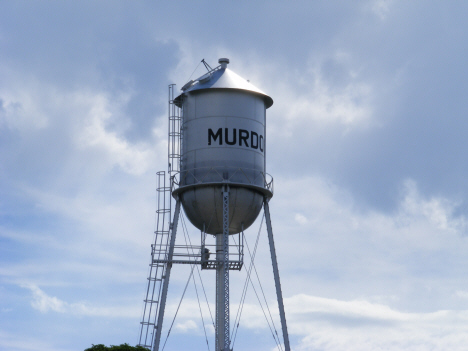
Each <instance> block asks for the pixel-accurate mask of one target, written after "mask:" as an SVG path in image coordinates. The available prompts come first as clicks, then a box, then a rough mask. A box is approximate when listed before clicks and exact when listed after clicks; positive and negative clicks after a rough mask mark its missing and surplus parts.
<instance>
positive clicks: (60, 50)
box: [0, 0, 468, 351]
mask: <svg viewBox="0 0 468 351" xmlns="http://www.w3.org/2000/svg"><path fill="white" fill-rule="evenodd" d="M467 13H468V3H466V2H462V1H444V2H442V1H439V2H427V1H419V0H414V1H402V0H387V1H385V0H362V1H352V2H351V1H348V2H345V1H301V0H298V1H294V2H291V1H289V2H286V1H258V0H253V1H248V2H247V1H237V2H234V1H225V2H214V1H208V0H204V1H186V0H183V1H171V2H170V1H166V2H161V1H145V0H141V1H121V0H113V1H110V0H109V1H88V0H85V1H12V0H4V1H1V2H0V350H11V351H43V350H44V351H45V350H48V351H72V350H84V349H85V348H88V347H91V345H92V344H106V345H119V344H121V343H129V344H131V345H135V344H136V343H138V336H139V322H140V319H141V313H142V307H143V298H144V292H145V287H146V277H147V272H148V263H149V258H150V245H151V242H152V240H153V231H154V229H155V228H154V226H155V210H156V191H155V188H156V186H157V184H156V172H157V171H162V170H166V167H167V99H168V96H167V89H168V88H167V87H168V85H169V84H172V83H175V84H177V86H178V88H180V87H182V86H183V85H184V84H185V83H186V82H187V81H188V80H189V79H193V78H195V77H198V76H200V75H202V74H203V73H204V72H205V71H204V70H205V68H204V67H203V65H202V64H200V61H201V60H202V59H205V60H206V61H207V62H208V63H209V64H210V65H211V66H212V67H214V66H216V65H217V61H218V58H220V57H228V58H229V59H230V64H229V68H230V69H232V70H233V71H234V72H236V73H237V74H239V75H240V76H242V77H244V78H245V79H249V80H250V82H251V83H252V84H254V85H255V86H257V87H258V88H260V89H262V90H263V91H265V92H266V93H267V94H268V95H270V96H271V97H272V98H273V100H274V104H273V106H272V107H271V108H269V109H268V110H267V136H268V154H267V171H268V173H270V174H271V175H272V176H273V177H274V188H275V194H274V197H273V198H272V200H271V201H270V211H271V216H272V225H273V232H274V236H275V243H276V248H277V255H278V263H279V270H280V274H281V283H282V290H283V295H284V302H285V309H286V318H287V322H288V329H289V334H290V340H291V346H292V349H293V350H296V351H309V350H310V351H312V350H314V351H344V350H346V351H354V350H359V351H370V350H389V351H393V350H411V351H413V350H448V349H450V350H453V351H457V350H464V349H466V345H467V343H468V281H467V278H466V277H468V237H467V235H468V177H466V174H468V162H466V155H467V154H468V142H467V135H468V134H467V133H468V118H467V117H468V99H466V97H465V94H466V91H468V66H467V65H466V61H467V60H466V58H467V56H468V27H467V24H466V15H467ZM185 222H188V221H187V219H185ZM260 222H261V221H260V220H258V221H257V222H256V223H254V225H253V226H252V228H251V229H249V230H248V231H247V232H246V240H247V241H248V243H249V245H250V246H251V248H253V246H254V243H255V240H256V237H257V232H259V230H260ZM188 232H189V233H188V234H189V235H190V237H191V238H194V239H196V240H198V238H199V233H198V232H197V230H196V229H194V228H189V229H188ZM260 234H261V235H260V239H259V248H258V253H257V256H256V259H255V266H256V269H257V271H258V275H259V276H260V278H261V284H262V287H263V288H264V290H265V294H266V299H267V301H268V302H269V306H270V309H271V312H272V314H273V318H274V319H275V321H276V322H275V323H276V328H277V331H278V333H281V331H280V327H279V319H278V312H277V307H276V302H275V292H274V284H273V276H272V272H271V271H272V270H271V261H270V258H269V252H268V241H267V238H266V233H265V231H264V226H263V227H262V230H261V231H260ZM180 238H182V235H180ZM248 262H249V257H248V256H247V257H246V264H248ZM245 272H246V270H245V269H244V270H243V271H241V272H232V274H231V291H232V295H231V303H232V304H231V311H233V313H234V312H235V311H237V309H238V305H239V301H240V300H239V296H240V293H239V292H240V290H241V288H242V286H243V284H244V281H245V277H246V274H245ZM195 276H196V277H198V274H195ZM201 276H202V278H203V281H204V286H205V289H206V291H207V294H208V297H209V299H211V302H209V304H211V305H210V306H211V307H213V297H214V275H213V272H210V271H203V272H201ZM188 277H189V270H188V269H187V267H174V269H173V271H172V276H171V283H170V287H169V297H168V306H167V312H166V316H167V318H166V321H165V328H166V329H165V330H166V331H163V340H165V335H166V334H167V329H168V327H169V325H170V324H171V322H172V320H174V319H173V316H174V313H175V310H176V309H177V305H178V304H179V301H180V299H181V294H182V291H183V289H184V287H185V284H186V282H187V279H188ZM197 279H198V278H197ZM257 286H258V285H257ZM257 289H258V287H257ZM202 302H203V301H202ZM202 306H203V307H202V310H203V311H204V319H203V320H202V319H201V317H200V313H199V309H198V302H197V298H196V292H195V289H194V286H193V284H192V283H190V284H188V288H187V294H186V298H185V299H184V300H183V303H182V305H181V309H180V312H179V313H178V315H177V318H176V319H175V320H174V324H173V328H172V330H171V334H170V336H169V338H168V339H167V342H166V346H165V350H167V351H171V350H180V349H187V348H190V349H192V350H206V349H207V344H206V340H205V331H206V333H207V338H208V341H209V347H210V349H211V350H213V340H214V335H213V330H212V327H211V325H210V324H211V322H210V320H209V318H207V316H208V314H209V312H208V307H207V304H206V303H204V304H202ZM246 306H247V308H244V310H243V311H244V312H243V315H242V319H241V322H240V326H239V332H238V337H237V339H236V344H235V349H243V350H265V351H273V350H277V348H276V344H275V342H274V340H273V337H272V336H271V331H270V330H269V328H268V325H267V323H266V322H265V319H264V317H263V313H262V311H261V309H260V307H259V306H258V303H257V300H256V297H255V294H254V292H253V290H252V289H250V290H249V291H248V294H247V299H246ZM204 326H205V328H204Z"/></svg>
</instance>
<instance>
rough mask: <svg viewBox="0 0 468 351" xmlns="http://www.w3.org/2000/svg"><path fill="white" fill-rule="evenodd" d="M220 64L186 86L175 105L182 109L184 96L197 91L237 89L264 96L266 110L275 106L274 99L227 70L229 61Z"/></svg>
mask: <svg viewBox="0 0 468 351" xmlns="http://www.w3.org/2000/svg"><path fill="white" fill-rule="evenodd" d="M219 63H220V64H221V65H220V66H218V67H216V68H214V69H213V70H211V71H209V72H208V73H206V74H204V75H203V76H201V77H199V78H197V79H195V80H191V81H189V82H188V83H187V84H185V85H184V86H183V87H182V89H181V90H182V93H181V94H180V95H179V96H177V97H176V98H175V99H174V103H175V104H176V105H177V106H179V107H180V106H181V102H182V101H181V99H182V96H183V95H184V94H186V93H188V92H193V91H196V90H204V89H235V90H244V91H247V92H252V93H254V94H257V95H260V96H262V97H263V99H264V101H265V107H266V108H269V107H270V106H271V105H273V99H272V98H271V97H270V96H268V95H267V94H265V93H264V92H263V91H261V90H260V89H258V88H257V87H256V86H255V85H253V84H251V83H250V82H249V81H247V80H246V79H244V78H242V77H241V76H239V75H238V74H237V73H235V72H233V71H232V70H230V69H229V68H227V64H228V63H229V59H226V58H221V59H219Z"/></svg>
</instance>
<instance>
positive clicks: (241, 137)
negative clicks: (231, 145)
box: [239, 129, 249, 147]
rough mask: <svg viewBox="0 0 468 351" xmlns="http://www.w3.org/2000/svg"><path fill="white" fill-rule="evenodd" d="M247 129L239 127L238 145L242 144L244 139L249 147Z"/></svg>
mask: <svg viewBox="0 0 468 351" xmlns="http://www.w3.org/2000/svg"><path fill="white" fill-rule="evenodd" d="M248 139H249V131H248V130H245V129H239V146H242V141H244V144H245V146H247V147H249V142H248Z"/></svg>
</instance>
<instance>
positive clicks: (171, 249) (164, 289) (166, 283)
mask: <svg viewBox="0 0 468 351" xmlns="http://www.w3.org/2000/svg"><path fill="white" fill-rule="evenodd" d="M179 213H180V200H179V199H178V198H177V202H176V205H175V211H174V220H173V221H172V224H171V226H170V228H169V229H170V232H171V240H170V244H169V252H168V254H167V260H168V263H167V266H166V274H165V276H164V282H163V286H162V292H161V300H160V301H159V313H158V321H157V324H156V334H155V336H154V342H153V351H158V350H159V343H160V341H161V330H162V323H163V319H164V309H165V308H166V298H167V289H168V287H169V277H170V276H171V268H172V256H173V255H174V244H175V239H176V234H177V223H178V222H179Z"/></svg>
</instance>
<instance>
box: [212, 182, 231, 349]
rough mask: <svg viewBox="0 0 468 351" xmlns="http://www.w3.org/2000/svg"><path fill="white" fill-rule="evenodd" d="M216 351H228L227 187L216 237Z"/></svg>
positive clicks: (224, 190) (224, 192) (224, 191)
mask: <svg viewBox="0 0 468 351" xmlns="http://www.w3.org/2000/svg"><path fill="white" fill-rule="evenodd" d="M216 260H217V261H218V262H217V265H216V350H215V351H229V344H230V335H229V187H226V188H224V189H223V233H222V234H217V235H216Z"/></svg>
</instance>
